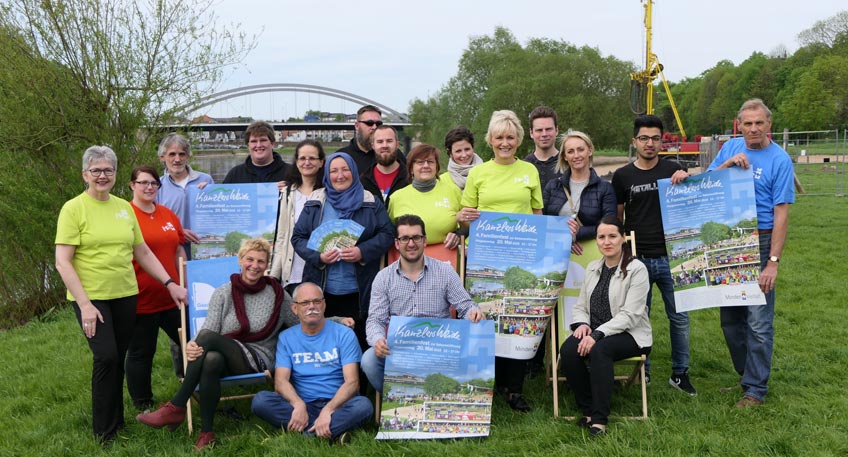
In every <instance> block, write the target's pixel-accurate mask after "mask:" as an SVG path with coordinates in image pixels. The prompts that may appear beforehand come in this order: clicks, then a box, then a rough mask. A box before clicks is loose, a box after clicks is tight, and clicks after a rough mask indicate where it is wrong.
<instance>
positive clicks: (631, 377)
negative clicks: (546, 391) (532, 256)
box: [545, 231, 648, 420]
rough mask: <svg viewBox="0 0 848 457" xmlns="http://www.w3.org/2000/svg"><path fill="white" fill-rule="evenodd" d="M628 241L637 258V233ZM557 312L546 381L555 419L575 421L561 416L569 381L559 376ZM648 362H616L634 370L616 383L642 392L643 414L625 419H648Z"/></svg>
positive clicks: (631, 234) (630, 360) (554, 318)
mask: <svg viewBox="0 0 848 457" xmlns="http://www.w3.org/2000/svg"><path fill="white" fill-rule="evenodd" d="M625 239H626V240H627V241H630V252H631V253H632V255H633V256H634V257H635V256H636V233H635V232H632V231H631V232H630V234H629V235H628V236H626V237H625ZM556 312H557V310H556V307H554V314H553V316H552V317H551V324H550V332H549V338H548V340H549V341H550V344H549V345H548V347H547V348H546V352H547V358H546V360H547V361H548V362H546V363H545V365H546V370H545V371H546V379H547V382H550V383H552V384H553V403H554V417H558V418H563V419H568V420H574V419H576V417H575V416H560V415H559V383H560V382H563V381H567V379H566V377H565V376H560V375H559V370H558V368H559V362H560V355H559V347H558V341H557V335H558V333H557V319H556V316H557V314H556ZM646 361H647V357H646V356H645V355H644V354H643V355H641V356H639V357H631V358H629V359H623V360H618V361H616V362H615V365H616V366H623V365H632V366H633V368H632V370H630V372H629V374H624V375H616V376H615V380H616V381H622V382H623V384H624V386H625V387H629V386H631V385H633V384H634V383H636V382H638V383H639V386H640V387H641V390H642V414H641V415H640V416H619V417H621V418H623V419H647V418H648V384H647V381H646V378H645V363H646Z"/></svg>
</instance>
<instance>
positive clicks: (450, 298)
mask: <svg viewBox="0 0 848 457" xmlns="http://www.w3.org/2000/svg"><path fill="white" fill-rule="evenodd" d="M395 233H396V236H395V247H396V248H397V249H398V251H400V258H399V259H398V260H397V261H395V262H394V263H392V264H391V265H389V266H388V267H386V268H384V269H382V270H381V271H380V272H379V273H377V276H376V277H375V278H374V282H373V284H372V286H371V307H370V308H369V310H368V319H367V320H366V321H365V333H366V337H367V339H368V344H369V345H371V348H369V349H368V350H367V351H365V354H363V356H362V371H363V372H365V375H366V376H367V377H368V381H369V382H370V383H371V385H372V386H374V389H376V390H377V391H378V392H382V391H383V374H384V372H385V368H386V356H387V355H389V354H390V353H391V351H390V349H389V346H388V345H387V344H386V332H387V331H388V329H389V320H390V319H391V317H392V316H409V317H434V318H441V319H448V318H450V317H451V309H450V308H451V306H453V307H454V308H455V309H456V314H457V317H459V318H460V319H468V320H470V321H472V322H479V321H480V320H481V319H483V312H482V311H480V308H479V307H478V306H477V304H476V303H474V300H472V299H471V296H469V295H468V292H466V291H465V289H464V288H463V287H462V280H461V279H460V278H459V275H457V274H456V271H455V270H454V269H453V267H451V265H450V264H449V263H446V262H442V261H439V260H436V259H433V258H431V257H427V256H425V255H424V246H426V245H427V235H426V233H425V231H424V221H423V220H421V218H420V217H418V216H415V215H410V214H406V215H403V216H400V217H399V218H398V220H397V226H396V228H395Z"/></svg>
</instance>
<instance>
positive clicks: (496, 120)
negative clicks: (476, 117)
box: [486, 109, 524, 152]
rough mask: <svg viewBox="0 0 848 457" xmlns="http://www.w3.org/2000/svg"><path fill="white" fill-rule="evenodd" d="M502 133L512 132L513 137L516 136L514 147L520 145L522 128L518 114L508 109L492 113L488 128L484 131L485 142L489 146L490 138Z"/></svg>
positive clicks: (490, 143) (522, 137) (522, 136)
mask: <svg viewBox="0 0 848 457" xmlns="http://www.w3.org/2000/svg"><path fill="white" fill-rule="evenodd" d="M504 133H514V134H515V137H516V138H518V145H517V146H516V148H518V146H521V142H522V141H523V140H524V128H523V127H521V121H519V120H518V116H516V115H515V113H513V112H512V111H510V110H508V109H504V110H500V111H495V112H494V113H492V119H490V120H489V129H488V130H487V131H486V143H489V146H491V145H492V138H494V137H496V136H498V135H501V134H504ZM516 152H517V151H516Z"/></svg>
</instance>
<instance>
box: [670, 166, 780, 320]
mask: <svg viewBox="0 0 848 457" xmlns="http://www.w3.org/2000/svg"><path fill="white" fill-rule="evenodd" d="M657 185H658V189H659V195H660V207H661V208H662V218H663V229H664V230H665V240H666V250H667V252H668V260H669V266H670V267H671V276H672V280H673V281H674V302H675V303H676V304H677V311H678V312H682V311H691V310H695V309H702V308H709V307H716V306H750V305H763V304H765V302H766V299H765V295H763V293H762V291H760V287H759V277H760V246H759V239H758V238H759V237H758V233H757V211H756V202H755V200H754V181H753V171H752V170H751V169H747V170H746V169H741V168H737V167H733V168H728V169H724V170H714V171H711V172H708V173H702V174H700V175H696V176H690V177H689V178H688V179H686V180H685V181H684V182H682V183H680V184H678V185H676V186H673V185H671V181H670V180H669V179H661V180H659V181H657Z"/></svg>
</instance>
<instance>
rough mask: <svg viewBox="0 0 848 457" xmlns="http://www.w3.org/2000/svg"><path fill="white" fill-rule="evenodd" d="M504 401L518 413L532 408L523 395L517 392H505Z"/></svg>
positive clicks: (526, 411)
mask: <svg viewBox="0 0 848 457" xmlns="http://www.w3.org/2000/svg"><path fill="white" fill-rule="evenodd" d="M506 402H507V404H508V405H509V407H510V408H512V409H513V410H514V411H518V412H520V413H529V412H530V411H532V410H533V408H532V407H531V406H530V405H529V404H528V403H527V400H525V399H524V395H521V394H517V393H508V394H506Z"/></svg>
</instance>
